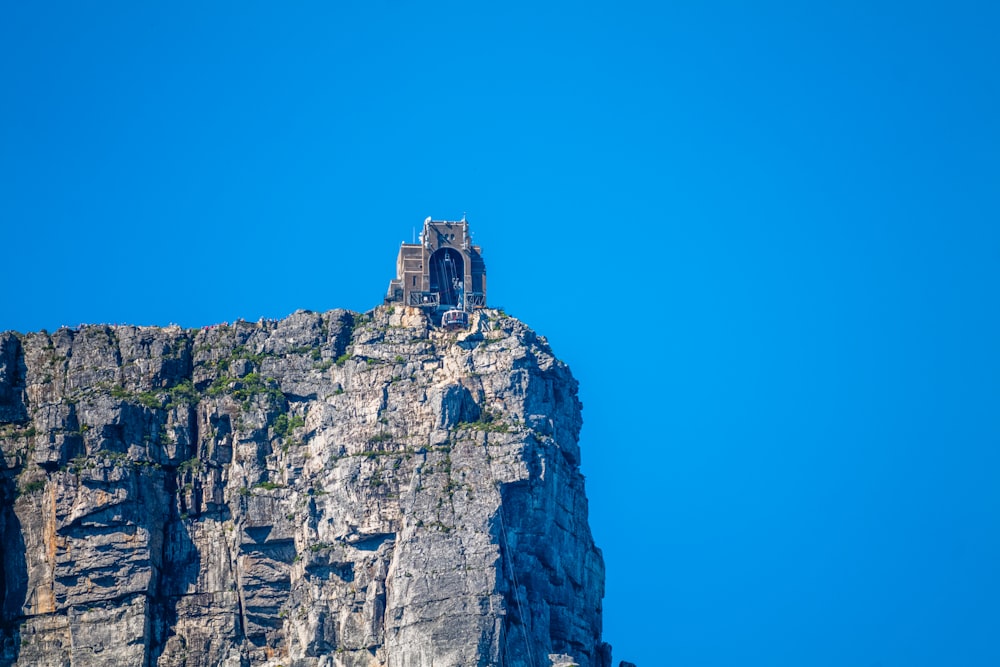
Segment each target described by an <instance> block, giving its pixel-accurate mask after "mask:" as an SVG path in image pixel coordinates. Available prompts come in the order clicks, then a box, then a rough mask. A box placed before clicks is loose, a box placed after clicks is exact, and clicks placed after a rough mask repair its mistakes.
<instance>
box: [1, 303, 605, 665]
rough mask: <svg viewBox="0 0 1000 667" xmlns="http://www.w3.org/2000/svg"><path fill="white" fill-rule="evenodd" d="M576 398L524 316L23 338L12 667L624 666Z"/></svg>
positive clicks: (8, 599)
mask: <svg viewBox="0 0 1000 667" xmlns="http://www.w3.org/2000/svg"><path fill="white" fill-rule="evenodd" d="M580 408H581V406H580V403H579V401H578V399H577V385H576V381H575V380H574V379H573V377H572V376H571V374H570V372H569V370H568V368H567V367H566V366H565V364H563V363H562V362H560V361H559V360H557V359H556V358H555V357H554V355H553V354H552V351H551V350H550V348H549V346H548V344H547V343H546V341H545V339H544V338H542V337H540V336H537V335H536V334H535V333H534V332H533V331H531V330H530V329H529V328H527V327H526V326H525V325H524V324H522V323H521V322H519V321H518V320H516V319H514V318H511V317H508V316H506V315H504V314H503V313H502V312H501V311H496V310H489V309H486V310H481V311H477V312H476V313H475V314H474V315H473V317H472V322H471V327H470V329H469V330H468V331H462V332H458V333H454V332H444V331H440V330H437V329H435V328H434V327H432V326H431V325H430V322H429V320H428V319H427V318H426V317H425V316H424V315H423V314H422V313H421V312H420V311H419V310H416V309H410V308H402V307H398V306H397V307H395V308H393V307H385V306H383V307H379V308H377V309H375V310H374V311H372V312H370V313H368V314H364V315H360V314H356V313H351V312H348V311H339V310H335V311H330V312H327V313H322V314H319V313H312V312H307V311H299V312H296V313H294V314H293V315H291V316H289V317H288V318H286V319H283V320H280V321H267V320H262V321H260V322H257V323H249V322H237V323H235V324H233V325H231V326H230V325H223V326H216V327H209V328H204V329H194V330H184V329H181V328H179V327H166V328H159V327H133V326H84V327H81V328H79V329H77V330H72V329H66V328H64V329H60V330H58V331H56V332H54V333H52V334H51V335H50V334H47V333H45V332H41V333H30V334H25V335H21V334H16V333H13V332H6V333H2V334H0V446H2V455H3V460H2V470H0V498H2V511H0V539H2V540H3V545H4V551H3V559H2V563H0V567H2V572H0V575H2V576H0V582H2V584H0V585H2V590H0V597H2V609H0V633H2V646H0V664H2V665H24V666H28V665H31V666H32V667H45V666H53V667H55V666H60V667H61V666H64V665H73V666H80V665H87V666H90V665H115V666H116V667H120V666H122V665H157V666H159V667H180V666H185V667H194V666H209V665H212V666H214V665H226V666H229V667H237V666H244V665H267V666H270V667H277V666H278V665H282V666H284V667H314V666H316V667H320V666H323V667H333V666H334V665H337V666H344V667H355V666H357V667H361V666H364V667H371V666H376V665H377V666H387V667H418V666H419V667H423V666H430V665H433V666H434V667H448V666H459V665H461V666H465V667H468V666H470V665H506V666H511V667H515V666H517V667H520V666H524V667H541V666H544V665H548V664H549V659H548V656H549V654H558V655H559V657H560V658H561V659H568V660H571V661H575V663H577V664H579V665H580V666H581V667H607V666H608V665H609V664H610V660H611V657H610V648H609V647H608V646H607V645H606V644H604V643H602V641H601V598H602V597H603V588H604V565H603V561H602V558H601V554H600V551H599V550H598V549H597V548H596V547H595V545H594V543H593V540H592V538H591V533H590V529H589V526H588V524H587V501H586V497H585V495H584V482H583V477H582V476H581V474H580V470H579V461H580V452H579V449H578V445H577V437H578V435H579V430H580V425H581V418H580Z"/></svg>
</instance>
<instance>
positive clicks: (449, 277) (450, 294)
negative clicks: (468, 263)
mask: <svg viewBox="0 0 1000 667" xmlns="http://www.w3.org/2000/svg"><path fill="white" fill-rule="evenodd" d="M429 273H430V276H429V277H430V283H431V284H430V289H431V291H432V292H437V293H438V294H439V295H440V302H439V303H440V305H441V307H444V306H448V307H451V308H454V307H456V306H459V307H464V304H460V301H461V297H462V291H463V288H464V285H463V284H462V278H463V276H465V262H464V261H463V260H462V254H461V253H460V252H458V251H457V250H454V249H452V248H439V249H438V250H436V251H434V254H432V255H431V261H430V271H429Z"/></svg>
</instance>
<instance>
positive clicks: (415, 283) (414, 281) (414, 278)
mask: <svg viewBox="0 0 1000 667" xmlns="http://www.w3.org/2000/svg"><path fill="white" fill-rule="evenodd" d="M413 286H414V287H416V286H417V277H416V276H413Z"/></svg>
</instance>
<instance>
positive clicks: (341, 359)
mask: <svg viewBox="0 0 1000 667" xmlns="http://www.w3.org/2000/svg"><path fill="white" fill-rule="evenodd" d="M350 358H351V355H350V354H348V353H347V352H344V353H343V354H342V355H340V356H339V357H337V362H336V363H337V365H338V366H343V365H344V364H345V363H347V360H348V359H350Z"/></svg>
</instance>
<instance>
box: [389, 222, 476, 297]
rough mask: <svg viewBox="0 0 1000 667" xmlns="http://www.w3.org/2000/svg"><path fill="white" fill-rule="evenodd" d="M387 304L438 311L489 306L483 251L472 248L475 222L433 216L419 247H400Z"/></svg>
mask: <svg viewBox="0 0 1000 667" xmlns="http://www.w3.org/2000/svg"><path fill="white" fill-rule="evenodd" d="M385 302H386V303H399V304H403V305H407V306H417V307H420V308H426V309H428V310H429V311H431V312H433V313H438V312H445V311H449V310H460V311H463V312H466V313H468V312H471V311H472V310H474V309H476V308H484V307H485V306H486V264H485V263H484V262H483V256H482V250H481V248H480V247H479V246H477V245H473V244H472V237H471V236H469V223H467V222H466V221H465V219H464V218H463V219H462V220H460V221H458V222H448V221H445V220H431V219H430V218H427V220H425V221H424V229H423V231H422V232H421V233H420V242H419V243H401V244H400V246H399V257H398V258H397V259H396V278H395V279H394V280H393V281H391V282H390V283H389V291H388V293H387V294H386V297H385Z"/></svg>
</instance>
